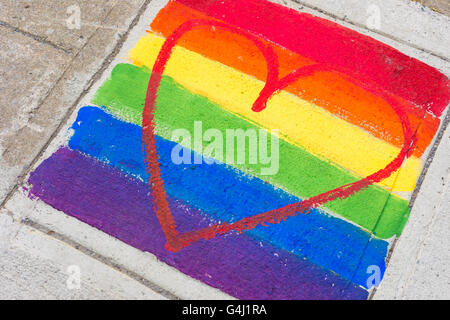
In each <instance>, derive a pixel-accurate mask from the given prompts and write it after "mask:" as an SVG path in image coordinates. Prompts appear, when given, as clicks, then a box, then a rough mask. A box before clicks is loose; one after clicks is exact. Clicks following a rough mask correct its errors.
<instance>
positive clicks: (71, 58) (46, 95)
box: [0, 0, 146, 201]
mask: <svg viewBox="0 0 450 320" xmlns="http://www.w3.org/2000/svg"><path fill="white" fill-rule="evenodd" d="M88 2H89V1H86V2H85V3H88ZM57 3H59V2H55V6H56V7H57ZM144 4H146V2H145V1H144V0H142V1H141V0H136V1H119V2H117V3H115V4H114V6H113V7H112V9H111V10H108V13H107V15H105V17H104V18H102V19H101V20H98V26H96V27H95V28H93V29H92V33H91V34H90V35H89V36H88V37H87V38H86V41H85V43H84V44H83V45H82V47H81V48H80V49H79V50H78V51H77V52H76V51H73V52H72V54H70V53H67V52H65V51H63V50H59V49H58V48H56V47H55V46H52V45H51V43H50V44H49V43H47V42H45V41H40V40H39V39H38V40H39V41H38V40H36V39H34V38H33V37H30V36H29V35H27V34H23V33H22V32H20V31H17V30H12V29H11V28H8V27H5V26H2V25H0V30H1V32H2V38H3V39H4V40H2V44H3V43H5V46H6V45H7V46H9V48H7V47H5V49H6V50H2V54H4V55H6V56H5V62H6V63H2V66H1V68H4V69H3V70H2V73H3V74H4V75H5V76H4V77H3V76H2V79H1V81H2V91H3V92H4V93H2V97H1V99H2V100H1V101H2V108H4V110H5V115H6V116H4V117H2V120H1V133H0V137H1V140H0V151H1V153H0V177H2V181H3V183H2V184H1V186H0V199H1V200H2V201H3V199H4V198H5V197H6V195H7V194H8V192H9V191H11V189H12V188H13V187H14V185H15V181H16V180H17V178H18V177H19V176H20V175H21V174H22V173H23V172H24V170H25V168H27V166H28V165H29V164H30V163H31V162H32V161H33V159H34V158H35V157H36V156H37V155H38V154H39V152H40V151H41V149H42V147H43V146H44V145H45V144H46V143H47V141H48V139H49V138H50V137H51V136H52V135H53V134H54V132H55V130H56V129H57V128H58V126H59V125H60V124H61V121H62V120H63V119H64V117H65V116H66V115H67V112H68V111H69V110H71V108H73V105H74V103H75V102H76V101H77V100H78V99H79V98H80V96H81V95H83V94H84V93H85V91H86V89H88V88H89V85H90V84H91V82H92V79H93V78H95V75H96V73H97V72H99V71H101V70H102V67H103V65H104V64H105V60H107V59H108V57H112V56H114V54H116V53H117V52H115V50H116V46H117V45H118V44H120V41H121V40H122V37H123V36H124V35H125V34H126V32H127V30H128V27H129V26H130V24H131V23H132V22H133V20H134V19H135V17H136V15H137V14H138V12H139V10H141V9H142V6H143V5H144ZM99 5H100V4H99ZM62 6H63V7H64V8H65V4H63V3H62ZM47 16H49V17H52V16H53V13H52V11H51V10H50V11H47ZM102 24H105V25H106V26H114V28H102V27H101V25H102ZM64 28H65V27H64V26H60V27H59V29H61V30H63V29H64ZM61 36H63V35H61ZM68 42H71V40H70V39H69V40H68ZM2 47H3V46H2ZM8 49H9V50H11V51H9V50H8ZM22 52H23V54H22ZM106 62H108V61H106ZM33 72H34V74H33ZM14 79H15V81H13V80H14ZM19 92H23V94H19ZM17 96H20V97H17ZM10 101H16V102H17V105H12V104H11V103H10ZM17 110H20V111H17ZM22 110H23V111H22Z"/></svg>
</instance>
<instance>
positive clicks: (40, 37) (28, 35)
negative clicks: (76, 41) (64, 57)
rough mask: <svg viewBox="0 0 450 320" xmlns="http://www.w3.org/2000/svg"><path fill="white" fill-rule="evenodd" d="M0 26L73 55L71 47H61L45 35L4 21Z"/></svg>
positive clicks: (0, 22)
mask: <svg viewBox="0 0 450 320" xmlns="http://www.w3.org/2000/svg"><path fill="white" fill-rule="evenodd" d="M0 26H2V27H5V28H7V29H9V30H11V31H14V32H18V33H20V34H22V35H24V36H26V37H28V38H31V39H33V40H36V41H37V42H40V43H42V44H45V45H49V46H50V47H52V48H55V49H57V50H61V51H63V52H64V53H66V54H68V55H73V50H72V49H66V48H64V47H62V46H60V45H57V44H55V43H53V42H51V41H49V40H47V38H45V37H42V36H39V35H36V34H33V33H30V32H28V31H24V30H21V29H19V28H16V27H14V26H12V25H10V24H8V23H6V22H4V21H0Z"/></svg>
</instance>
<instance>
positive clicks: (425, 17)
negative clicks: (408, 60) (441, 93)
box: [287, 0, 450, 60]
mask: <svg viewBox="0 0 450 320" xmlns="http://www.w3.org/2000/svg"><path fill="white" fill-rule="evenodd" d="M293 1H294V2H295V3H298V4H300V5H302V6H305V7H307V8H312V9H315V10H318V11H320V12H324V13H326V14H328V15H331V16H333V17H335V18H337V19H339V20H341V21H345V22H348V23H350V24H352V25H354V26H358V27H363V28H367V29H370V30H372V31H373V32H375V33H378V34H381V35H383V36H387V37H389V38H392V39H395V40H396V41H400V42H403V43H406V44H408V45H410V46H413V47H415V48H418V49H422V50H425V51H426V52H428V53H431V54H433V55H436V56H438V57H445V58H446V59H447V60H448V59H450V50H449V49H450V17H448V16H446V15H443V14H440V13H438V12H435V11H433V10H431V9H429V8H427V7H423V6H422V5H421V4H419V3H415V2H411V1H410V0H389V1H386V0H327V1H323V0H293ZM287 2H289V1H287Z"/></svg>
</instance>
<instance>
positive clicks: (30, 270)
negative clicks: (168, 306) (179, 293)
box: [0, 213, 165, 300]
mask: <svg viewBox="0 0 450 320" xmlns="http://www.w3.org/2000/svg"><path fill="white" fill-rule="evenodd" d="M0 261H1V263H0V288H1V289H0V299H146V300H147V299H158V300H161V299H165V297H164V296H162V295H160V294H158V293H156V292H154V291H153V290H151V289H149V288H148V287H146V286H144V285H142V284H140V283H138V282H136V281H135V280H134V279H132V278H130V277H128V276H126V275H125V274H122V273H120V272H117V271H116V270H114V269H112V268H110V267H108V266H107V265H105V264H103V263H101V262H100V261H98V260H96V259H93V258H91V257H89V256H86V255H84V254H83V253H82V252H80V251H79V250H76V249H75V248H73V247H70V246H68V245H67V244H65V243H64V242H61V241H58V240H56V239H55V238H54V237H51V236H50V235H46V234H43V233H41V232H40V231H38V230H36V229H34V228H31V227H29V226H26V225H23V224H20V223H19V222H17V221H14V219H13V218H12V217H11V216H10V215H8V214H6V213H3V214H1V215H0Z"/></svg>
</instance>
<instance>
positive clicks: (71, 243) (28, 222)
mask: <svg viewBox="0 0 450 320" xmlns="http://www.w3.org/2000/svg"><path fill="white" fill-rule="evenodd" d="M20 222H21V223H22V224H24V225H26V226H28V227H31V228H33V229H35V230H38V231H40V232H42V233H44V234H46V235H47V236H50V237H52V238H54V239H57V240H59V241H62V242H64V243H65V244H67V245H69V246H71V247H73V248H74V249H76V250H78V251H80V252H82V253H84V254H85V255H87V256H89V257H91V258H94V259H96V260H98V261H100V262H101V263H103V264H105V265H107V266H109V267H111V268H113V269H114V270H117V271H119V272H121V273H123V274H125V275H127V276H128V277H130V278H132V279H133V280H136V281H137V282H139V283H141V284H143V285H144V286H146V287H147V288H149V289H151V290H152V291H154V292H156V293H159V294H160V295H162V296H164V297H165V298H167V299H170V300H181V298H179V297H178V296H176V295H174V294H173V293H171V292H170V291H168V290H166V289H163V288H162V287H160V286H158V285H157V284H155V283H153V282H151V281H149V280H147V279H145V278H144V277H143V276H141V275H139V274H137V273H135V272H133V271H131V270H129V269H127V268H125V267H123V266H122V265H120V264H118V263H115V262H113V261H111V259H110V258H107V257H105V256H103V255H101V254H98V253H96V252H95V251H93V250H91V249H89V248H87V247H85V246H83V245H82V244H80V243H78V242H76V241H74V240H72V239H70V238H69V237H66V236H64V235H63V234H61V233H57V232H55V231H53V230H51V229H49V228H47V227H46V226H43V225H41V224H39V223H37V222H35V221H33V220H31V219H29V218H25V219H23V220H21V221H20Z"/></svg>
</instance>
